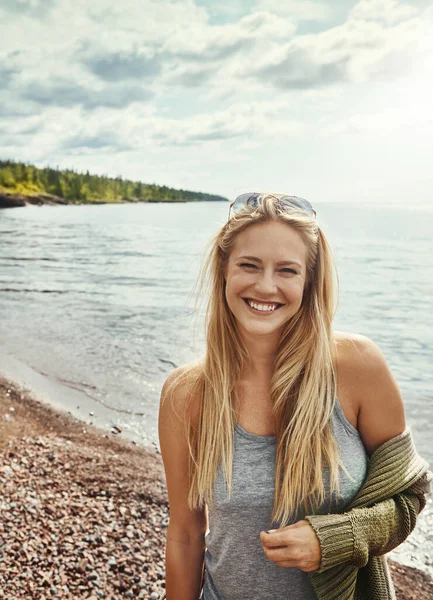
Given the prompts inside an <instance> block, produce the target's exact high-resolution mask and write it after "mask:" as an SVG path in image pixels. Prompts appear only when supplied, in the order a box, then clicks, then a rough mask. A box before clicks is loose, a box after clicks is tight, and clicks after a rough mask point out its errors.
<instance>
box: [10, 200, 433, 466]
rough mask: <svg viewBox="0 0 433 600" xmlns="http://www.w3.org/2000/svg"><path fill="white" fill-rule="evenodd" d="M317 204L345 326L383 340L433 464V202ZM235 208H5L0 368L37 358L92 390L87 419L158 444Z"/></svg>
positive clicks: (51, 375) (85, 392) (197, 347)
mask: <svg viewBox="0 0 433 600" xmlns="http://www.w3.org/2000/svg"><path fill="white" fill-rule="evenodd" d="M316 209H317V212H318V219H319V223H320V225H321V226H322V228H323V229H324V231H325V233H326V234H327V236H328V238H329V241H330V243H331V246H332V247H333V249H334V252H335V255H336V258H337V264H338V269H339V278H340V303H339V309H338V313H337V317H336V320H335V327H336V328H337V329H343V330H347V331H355V332H358V333H362V334H364V335H367V336H369V337H371V338H372V339H373V340H374V341H375V342H376V343H377V344H378V345H379V346H380V347H381V349H382V351H383V352H384V354H385V356H386V358H387V360H388V362H389V364H390V366H391V369H392V371H393V373H394V375H395V377H396V379H397V381H398V383H399V385H400V388H401V390H402V393H403V396H404V399H405V406H406V412H407V422H408V424H409V425H410V426H411V427H412V430H413V433H414V437H415V441H416V444H417V448H418V450H419V452H420V453H421V454H422V455H423V456H424V457H425V458H426V459H427V460H429V462H430V464H433V444H432V443H431V440H432V435H433V409H432V400H433V238H432V225H433V207H426V206H424V207H413V208H410V209H408V208H402V207H391V206H387V207H386V206H382V207H377V206H371V205H366V206H364V207H359V206H350V205H348V206H343V205H336V204H333V205H331V204H329V205H323V204H322V205H318V206H316ZM227 212H228V205H227V204H225V203H219V202H218V203H217V202H205V203H200V202H194V203H181V204H179V203H174V204H164V203H158V204H122V205H103V206H66V207H48V206H45V207H26V208H17V209H9V210H2V211H0V303H1V304H0V306H1V321H0V349H1V351H2V353H3V359H2V361H0V368H1V366H2V365H3V367H4V368H3V370H5V366H6V367H7V366H10V365H12V364H13V365H14V366H15V371H16V368H17V367H16V366H17V365H27V367H31V369H32V372H33V373H36V374H37V373H42V374H43V375H44V378H45V379H46V380H47V381H50V382H59V383H62V385H63V386H66V387H63V388H58V389H64V390H66V389H68V390H74V391H75V392H80V395H81V398H82V401H80V402H79V404H78V405H77V406H79V408H77V406H74V410H75V411H78V413H79V414H81V416H82V418H84V419H85V420H86V421H88V422H94V423H95V424H98V423H102V424H104V425H105V426H107V425H109V424H117V425H118V426H120V427H121V428H122V429H123V431H124V433H125V434H127V435H129V436H130V437H132V438H134V439H136V440H137V441H140V442H141V443H147V444H150V443H152V442H153V443H154V444H156V445H157V444H158V436H157V414H158V401H159V393H160V390H161V386H162V384H163V382H164V380H165V378H166V376H167V374H168V372H169V371H170V370H172V368H173V366H175V365H179V364H182V363H184V362H186V361H189V360H191V359H193V358H196V357H198V356H200V355H201V354H202V351H203V335H202V331H201V328H200V320H197V321H194V318H193V316H194V310H193V308H194V307H193V300H194V299H193V297H190V298H188V294H189V292H190V291H191V289H192V286H193V284H194V282H195V279H196V276H197V274H198V269H199V267H200V263H201V260H202V257H203V253H204V249H205V245H206V244H207V242H208V241H209V240H210V238H211V237H212V235H213V234H214V233H215V232H216V231H217V229H218V227H219V226H221V225H222V224H223V223H224V222H225V220H226V219H227ZM194 325H196V326H194ZM27 367H26V368H27ZM23 369H24V366H23ZM6 371H7V369H6ZM23 372H24V371H23ZM26 372H27V371H26ZM78 397H79V396H73V399H72V400H70V404H71V405H72V404H73V403H75V401H76V398H78ZM65 398H66V395H65ZM57 401H58V402H59V403H62V395H61V394H60V396H59V397H58V398H57ZM90 408H91V410H92V412H93V413H94V415H93V417H90V416H89V410H90ZM98 419H99V420H98Z"/></svg>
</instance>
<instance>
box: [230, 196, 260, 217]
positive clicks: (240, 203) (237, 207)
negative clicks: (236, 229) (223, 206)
mask: <svg viewBox="0 0 433 600" xmlns="http://www.w3.org/2000/svg"><path fill="white" fill-rule="evenodd" d="M258 205H259V194H241V195H240V196H238V197H237V198H236V200H235V201H234V204H233V212H234V213H238V212H240V211H241V210H243V209H244V208H252V209H253V210H254V209H256V208H257V207H258Z"/></svg>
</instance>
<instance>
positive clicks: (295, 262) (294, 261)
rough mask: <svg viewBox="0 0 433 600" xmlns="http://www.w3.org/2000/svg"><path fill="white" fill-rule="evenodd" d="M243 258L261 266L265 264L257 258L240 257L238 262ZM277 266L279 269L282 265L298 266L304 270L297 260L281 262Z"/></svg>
mask: <svg viewBox="0 0 433 600" xmlns="http://www.w3.org/2000/svg"><path fill="white" fill-rule="evenodd" d="M241 258H246V259H247V260H251V261H253V262H257V263H260V264H262V263H263V261H262V259H261V258H257V257H256V256H238V258H237V260H240V259H241ZM277 265H278V266H279V267H281V266H282V265H298V267H299V268H301V269H302V265H301V263H300V262H298V261H297V260H280V261H279V262H277Z"/></svg>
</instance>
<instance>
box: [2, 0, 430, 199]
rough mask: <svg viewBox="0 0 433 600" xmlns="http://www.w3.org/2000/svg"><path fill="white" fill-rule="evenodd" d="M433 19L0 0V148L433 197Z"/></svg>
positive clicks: (50, 158) (126, 171) (365, 12)
mask: <svg viewBox="0 0 433 600" xmlns="http://www.w3.org/2000/svg"><path fill="white" fill-rule="evenodd" d="M432 30H433V1H432V0H410V2H409V1H408V2H402V1H399V0H359V1H353V0H332V2H331V1H328V2H325V1H322V0H214V1H213V2H211V1H209V0H195V1H194V0H122V2H119V0H92V1H91V2H89V1H88V0H1V2H0V31H1V34H0V158H12V159H15V160H22V161H26V162H31V163H34V164H36V165H37V166H41V167H42V166H46V165H50V166H53V167H59V168H74V169H77V170H79V171H85V170H89V171H90V172H91V173H95V174H106V175H109V176H118V175H121V176H122V177H124V178H129V179H134V180H140V181H143V182H146V183H157V184H159V185H167V186H170V187H174V188H183V189H189V190H194V191H202V192H207V193H212V194H221V195H223V196H225V197H227V198H230V199H232V198H234V197H235V196H236V195H238V194H240V193H242V192H248V191H268V192H281V193H288V194H295V195H298V196H303V197H305V198H307V199H309V200H310V201H311V202H312V203H313V204H317V203H321V202H343V203H346V202H355V203H377V204H381V205H383V204H394V203H395V204H402V203H407V204H411V205H433V192H432V190H433V168H432V166H433V161H432V156H433V110H432V108H431V107H432V106H433V36H432V35H431V31H432Z"/></svg>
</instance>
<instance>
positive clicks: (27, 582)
mask: <svg viewBox="0 0 433 600" xmlns="http://www.w3.org/2000/svg"><path fill="white" fill-rule="evenodd" d="M0 452H1V455H0V485H1V489H2V495H1V499H0V516H1V518H0V534H1V538H0V539H1V544H0V598H5V599H7V600H12V599H15V600H18V599H21V598H22V599H24V598H25V599H38V600H40V599H48V598H65V599H70V600H72V599H81V598H83V599H84V598H91V599H92V600H98V599H99V598H105V599H111V600H115V599H116V600H118V599H121V598H143V599H144V598H146V599H151V600H157V599H158V598H159V596H160V594H161V593H162V592H163V590H164V580H165V573H164V552H165V539H166V528H167V524H168V502H167V491H166V488H165V478H164V469H163V465H162V460H161V457H160V455H159V453H158V452H157V450H155V452H152V451H150V450H148V449H144V448H140V447H138V446H137V445H136V444H135V443H134V442H131V441H126V440H122V439H121V438H120V437H119V436H116V435H115V434H112V433H108V432H105V431H101V430H98V429H96V428H94V427H89V426H88V425H86V424H83V423H82V422H80V421H78V420H76V419H74V418H73V417H71V416H69V415H68V414H67V413H63V412H56V411H54V410H53V409H52V408H50V407H48V406H47V405H45V404H42V403H40V402H38V400H36V399H35V398H33V397H32V396H31V395H29V394H28V393H26V392H25V391H23V390H21V389H19V388H17V387H15V386H14V385H11V384H10V383H9V382H7V381H3V380H0ZM390 565H391V570H392V574H393V579H394V583H395V585H396V589H397V598H398V599H399V600H431V599H432V598H433V580H432V579H431V578H430V577H429V576H428V575H426V574H424V573H423V572H421V571H418V570H416V569H411V568H409V567H405V566H402V565H399V564H397V563H393V562H391V561H390ZM270 600H271V599H270Z"/></svg>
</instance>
